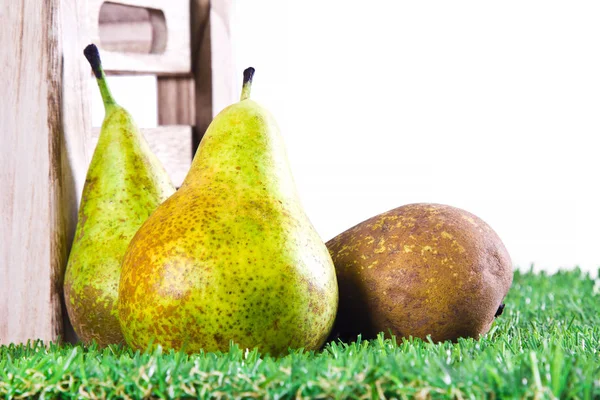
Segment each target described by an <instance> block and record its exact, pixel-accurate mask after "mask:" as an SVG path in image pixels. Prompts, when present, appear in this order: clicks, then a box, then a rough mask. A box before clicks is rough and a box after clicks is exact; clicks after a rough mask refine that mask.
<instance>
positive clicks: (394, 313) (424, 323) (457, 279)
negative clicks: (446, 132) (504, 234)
mask: <svg viewBox="0 0 600 400" xmlns="http://www.w3.org/2000/svg"><path fill="white" fill-rule="evenodd" d="M327 247H328V249H329V251H330V253H331V256H332V259H333V262H334V264H335V267H336V273H337V279H338V284H339V296H340V298H339V311H338V315H337V320H336V325H335V327H334V334H336V335H337V336H339V337H342V338H352V337H355V336H356V335H358V334H362V337H363V338H372V337H374V336H376V335H377V333H379V332H384V333H386V334H390V333H391V334H393V335H396V336H398V337H411V336H412V337H418V338H422V339H425V338H426V337H427V335H431V338H432V340H433V341H435V342H439V341H445V340H452V341H455V340H456V339H458V338H460V337H473V338H478V337H479V336H480V335H481V334H485V333H486V332H488V331H489V329H490V327H491V325H492V323H493V321H494V318H495V317H496V316H497V315H499V314H500V313H501V312H502V310H503V308H504V305H503V304H502V301H503V299H504V297H505V296H506V293H507V292H508V289H509V288H510V286H511V283H512V277H513V270H512V263H511V259H510V256H509V254H508V252H507V250H506V248H505V247H504V245H503V244H502V241H501V240H500V238H499V237H498V235H497V234H496V233H495V232H494V231H493V230H492V228H491V227H490V226H489V225H488V224H486V223H485V222H484V221H482V220H481V219H480V218H478V217H476V216H475V215H473V214H471V213H469V212H467V211H464V210H461V209H458V208H455V207H450V206H447V205H440V204H410V205H406V206H402V207H399V208H396V209H393V210H390V211H388V212H385V213H383V214H380V215H377V216H375V217H373V218H370V219H368V220H366V221H364V222H362V223H360V224H358V225H356V226H354V227H353V228H351V229H349V230H347V231H345V232H343V233H341V234H340V235H338V236H336V237H335V238H333V239H332V240H330V241H329V242H328V243H327Z"/></svg>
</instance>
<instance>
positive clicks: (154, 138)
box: [92, 125, 192, 187]
mask: <svg viewBox="0 0 600 400" xmlns="http://www.w3.org/2000/svg"><path fill="white" fill-rule="evenodd" d="M141 131H142V134H143V135H144V137H145V138H146V141H147V142H148V145H149V146H150V149H151V150H152V151H153V152H154V154H156V156H157V157H158V159H159V160H160V162H161V163H162V164H163V165H164V167H165V169H166V170H167V173H168V174H169V176H170V177H171V179H172V180H173V183H174V184H175V186H176V187H179V186H180V185H181V182H183V179H184V178H185V176H186V175H187V173H188V171H189V169H190V165H191V162H192V158H191V154H192V127H191V126H189V125H170V126H159V127H157V128H141ZM99 134H100V128H93V129H92V146H93V147H95V146H96V142H97V141H98V135H99Z"/></svg>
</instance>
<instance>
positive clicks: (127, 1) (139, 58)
mask: <svg viewBox="0 0 600 400" xmlns="http://www.w3.org/2000/svg"><path fill="white" fill-rule="evenodd" d="M112 2H113V3H119V4H123V5H129V6H135V7H144V8H147V9H150V22H151V24H152V26H153V32H154V40H153V46H152V51H153V52H152V53H151V54H138V53H124V52H117V51H110V49H107V48H104V47H103V46H102V43H101V41H100V23H99V15H100V8H101V7H102V4H103V3H104V0H88V10H89V16H88V23H89V27H90V38H91V41H92V42H93V43H96V44H97V45H98V47H100V49H101V52H102V63H103V65H104V69H105V70H106V71H107V72H108V73H124V74H136V73H144V74H157V75H189V74H190V72H191V58H190V26H189V23H188V21H189V20H190V5H189V0H169V1H164V0H115V1H112ZM163 14H164V20H163V18H162V15H163ZM163 48H164V51H162V49H163Z"/></svg>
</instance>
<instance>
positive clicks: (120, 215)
mask: <svg viewBox="0 0 600 400" xmlns="http://www.w3.org/2000/svg"><path fill="white" fill-rule="evenodd" d="M102 79H103V78H102ZM103 85H105V82H103ZM101 90H108V89H107V88H106V87H105V86H104V87H103V88H102V89H101ZM104 94H105V95H106V94H108V95H110V93H108V92H107V93H104ZM105 105H106V114H105V118H104V122H103V124H102V128H101V131H100V136H99V138H98V143H97V145H96V149H95V151H94V154H93V156H92V160H91V162H90V165H89V168H88V171H87V176H86V180H85V183H84V187H83V193H82V197H81V203H80V207H79V215H78V221H77V228H76V232H75V238H74V240H73V245H72V248H71V252H70V254H69V261H68V264H67V269H66V272H65V279H64V294H65V300H66V306H67V312H68V315H69V319H70V320H71V323H72V324H73V327H74V329H75V332H76V333H77V335H78V336H79V338H80V339H81V340H82V341H83V342H85V343H90V342H91V341H92V340H95V341H96V342H97V343H98V344H99V345H100V346H106V345H108V344H113V343H124V339H123V335H122V333H121V328H120V325H119V321H118V319H117V308H116V306H117V294H118V285H119V278H120V274H121V261H122V260H123V255H124V254H125V250H126V249H127V246H128V245H129V242H130V240H131V238H132V237H133V235H134V234H135V232H136V231H137V230H138V228H139V227H140V226H141V225H142V223H143V222H144V221H145V220H146V219H147V218H148V216H149V215H150V214H151V213H152V212H153V211H154V210H155V209H156V208H157V207H158V205H159V204H160V203H162V202H163V201H164V200H166V199H167V197H169V196H170V195H171V194H173V192H174V191H175V188H174V186H173V185H172V183H171V181H170V179H169V177H168V175H167V173H166V172H165V170H164V168H163V167H162V165H161V164H160V162H159V161H158V159H157V158H156V156H155V155H154V154H153V153H152V152H151V151H150V149H149V147H148V144H147V143H146V141H145V139H144V138H143V136H142V134H141V132H140V131H139V129H138V128H137V126H136V124H135V122H134V121H133V119H132V118H131V115H130V114H129V113H128V112H127V111H126V110H125V109H123V108H122V107H120V106H118V105H117V104H116V103H114V102H112V98H110V100H109V102H108V104H105Z"/></svg>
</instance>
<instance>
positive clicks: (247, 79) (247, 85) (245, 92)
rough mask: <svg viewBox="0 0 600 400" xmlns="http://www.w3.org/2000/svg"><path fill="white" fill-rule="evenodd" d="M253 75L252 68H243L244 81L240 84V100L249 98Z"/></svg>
mask: <svg viewBox="0 0 600 400" xmlns="http://www.w3.org/2000/svg"><path fill="white" fill-rule="evenodd" d="M253 77H254V68H252V67H250V68H246V69H245V70H244V83H243V84H242V95H241V96H240V101H243V100H247V99H249V98H250V92H251V90H252V78H253Z"/></svg>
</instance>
